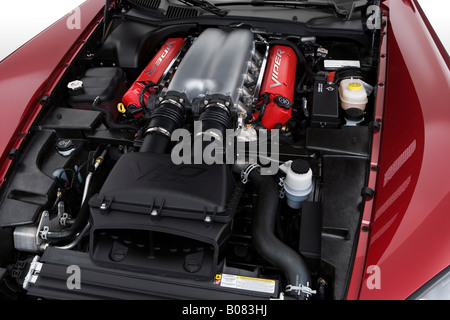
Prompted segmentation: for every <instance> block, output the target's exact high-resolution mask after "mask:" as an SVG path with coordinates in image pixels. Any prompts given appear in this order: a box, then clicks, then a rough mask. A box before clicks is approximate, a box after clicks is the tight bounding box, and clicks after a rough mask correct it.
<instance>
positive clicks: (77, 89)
mask: <svg viewBox="0 0 450 320" xmlns="http://www.w3.org/2000/svg"><path fill="white" fill-rule="evenodd" d="M67 89H69V94H71V95H74V96H75V95H78V94H80V93H83V92H84V85H83V81H81V80H75V81H71V82H69V83H68V84H67Z"/></svg>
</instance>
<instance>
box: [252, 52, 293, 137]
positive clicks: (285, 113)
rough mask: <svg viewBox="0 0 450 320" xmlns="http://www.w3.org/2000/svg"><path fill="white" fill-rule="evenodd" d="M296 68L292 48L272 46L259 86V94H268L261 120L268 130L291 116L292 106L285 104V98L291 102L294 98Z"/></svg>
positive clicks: (283, 122) (282, 123)
mask: <svg viewBox="0 0 450 320" xmlns="http://www.w3.org/2000/svg"><path fill="white" fill-rule="evenodd" d="M296 69H297V56H296V54H295V52H294V50H293V49H292V48H290V47H287V46H279V45H276V46H274V47H272V49H271V50H270V55H269V59H268V61H267V67H266V71H265V74H264V81H263V84H262V87H261V95H262V94H266V93H268V94H270V102H269V103H268V104H267V106H266V108H265V111H264V114H263V117H262V120H261V122H262V124H263V126H264V127H265V128H267V129H269V130H271V129H273V128H275V126H276V125H278V124H281V125H284V124H285V123H286V122H287V121H289V119H290V118H291V115H292V107H291V106H290V105H287V104H286V99H288V100H289V102H291V103H292V101H293V99H294V87H295V71H296ZM277 97H279V98H277ZM282 98H284V99H282Z"/></svg>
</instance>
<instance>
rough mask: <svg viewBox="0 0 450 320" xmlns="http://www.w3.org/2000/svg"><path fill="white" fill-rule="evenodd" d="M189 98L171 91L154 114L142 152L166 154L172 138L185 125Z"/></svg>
mask: <svg viewBox="0 0 450 320" xmlns="http://www.w3.org/2000/svg"><path fill="white" fill-rule="evenodd" d="M185 101H187V98H186V96H185V95H184V94H182V93H178V92H174V91H169V92H168V93H167V94H166V95H165V96H164V98H162V99H161V102H160V103H159V105H158V107H157V108H156V109H155V110H154V111H153V112H152V114H151V116H150V121H149V124H148V126H147V130H146V131H145V136H144V141H143V142H142V146H141V149H140V152H152V153H166V152H167V149H168V146H169V144H170V137H171V135H172V133H173V131H175V130H176V129H178V128H181V127H182V126H183V123H184V116H185V107H184V103H185Z"/></svg>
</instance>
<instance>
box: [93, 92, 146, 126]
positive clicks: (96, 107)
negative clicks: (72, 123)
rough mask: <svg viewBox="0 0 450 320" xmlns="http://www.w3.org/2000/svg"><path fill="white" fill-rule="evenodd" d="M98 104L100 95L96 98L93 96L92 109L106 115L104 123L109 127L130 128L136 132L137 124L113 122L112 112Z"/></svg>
mask: <svg viewBox="0 0 450 320" xmlns="http://www.w3.org/2000/svg"><path fill="white" fill-rule="evenodd" d="M99 105H100V97H97V98H95V100H94V102H93V103H92V110H94V111H99V112H101V113H103V114H105V115H106V124H107V126H108V128H109V129H113V130H114V129H116V130H130V131H134V132H137V131H138V130H139V128H138V127H137V126H134V125H132V124H125V123H115V122H114V119H113V114H112V112H111V111H110V110H107V109H103V108H100V107H99Z"/></svg>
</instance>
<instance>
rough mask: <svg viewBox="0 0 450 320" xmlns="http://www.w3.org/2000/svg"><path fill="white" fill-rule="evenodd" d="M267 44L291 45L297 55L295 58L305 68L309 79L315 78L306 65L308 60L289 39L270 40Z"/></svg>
mask: <svg viewBox="0 0 450 320" xmlns="http://www.w3.org/2000/svg"><path fill="white" fill-rule="evenodd" d="M269 45H271V46H273V45H280V46H287V47H291V48H292V50H294V52H295V54H296V55H297V59H298V61H299V62H300V64H301V65H302V67H303V69H304V70H305V72H306V73H307V74H308V76H309V77H310V78H311V79H314V78H315V76H316V75H315V73H314V72H313V71H312V70H311V68H310V67H309V66H308V62H307V61H306V58H305V56H304V55H303V53H302V52H301V51H300V49H299V48H298V46H296V45H295V44H294V43H292V42H291V41H288V40H282V39H279V40H272V41H270V42H269Z"/></svg>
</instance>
